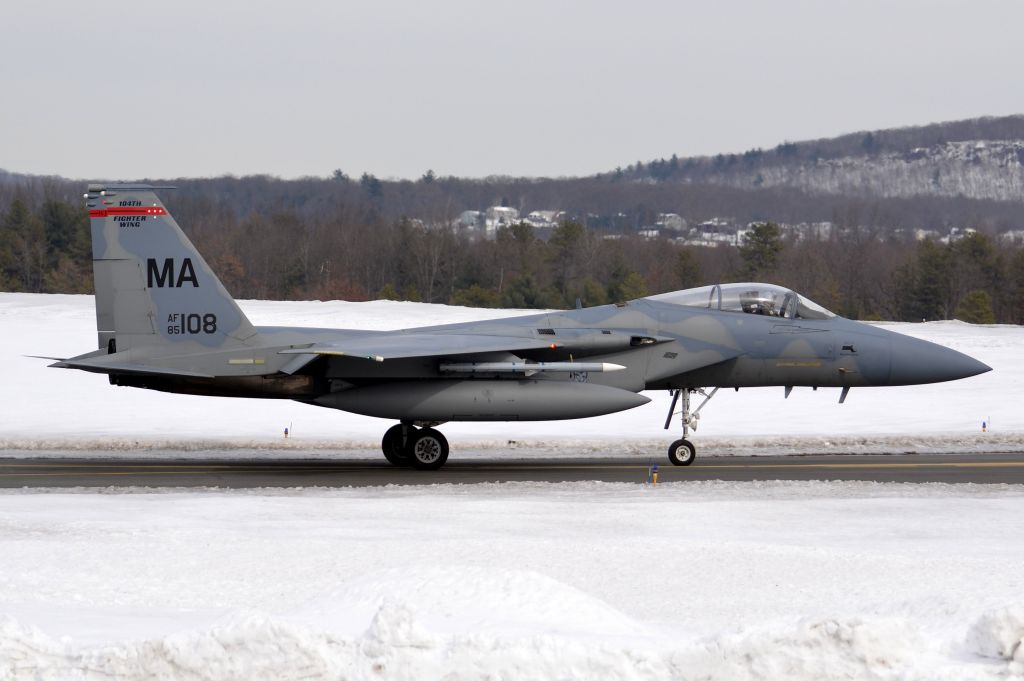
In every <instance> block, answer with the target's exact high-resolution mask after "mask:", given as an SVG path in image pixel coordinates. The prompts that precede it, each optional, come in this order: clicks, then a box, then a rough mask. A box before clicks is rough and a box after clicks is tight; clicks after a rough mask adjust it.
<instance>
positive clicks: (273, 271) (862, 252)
mask: <svg viewBox="0 0 1024 681" xmlns="http://www.w3.org/2000/svg"><path fill="white" fill-rule="evenodd" d="M276 182H280V181H276ZM352 184H353V185H355V187H356V195H357V197H358V198H357V200H345V198H344V196H343V195H342V196H341V197H338V196H335V197H333V198H331V197H328V198H323V197H320V198H319V199H311V202H314V203H316V206H315V209H312V208H311V206H310V205H309V203H308V202H304V201H302V200H301V198H295V197H293V198H292V200H290V201H278V202H276V203H275V205H273V206H269V207H267V206H264V207H263V209H261V210H259V211H255V210H250V211H248V212H246V211H244V210H239V206H238V204H237V202H234V201H232V202H227V201H218V200H216V197H214V196H211V195H210V194H209V193H208V192H207V193H203V192H196V193H189V192H188V191H182V192H180V193H179V194H176V195H170V196H168V197H167V199H168V207H169V208H170V209H171V211H172V213H174V214H175V216H176V217H177V218H178V220H179V223H180V224H181V225H182V227H183V229H185V231H186V233H188V235H189V236H190V238H191V239H192V240H193V242H194V243H195V244H196V246H197V247H198V248H199V249H200V251H201V252H202V253H203V255H204V257H205V258H206V260H207V261H208V262H209V263H210V265H211V266H212V267H213V268H214V270H215V271H216V272H217V273H218V275H219V276H220V278H221V280H222V281H223V283H224V284H225V286H226V287H227V288H228V290H229V291H231V292H232V294H234V295H235V296H237V297H240V298H257V299H322V300H327V299H344V300H355V301H359V300H372V299H378V298H390V299H405V300H418V301H423V302H431V303H449V304H455V305H469V306H480V307H517V308H567V307H572V306H574V305H575V304H576V302H577V301H579V302H580V303H581V304H583V305H586V306H593V305H601V304H605V303H609V302H618V301H624V300H629V299H632V298H637V297H641V296H644V295H650V294H654V293H660V292H664V291H671V290H676V289H681V288H688V287H693V286H699V285H703V284H707V283H715V282H727V281H750V280H758V281H769V282H773V283H777V284H781V285H783V286H787V287H790V288H792V289H794V290H796V291H799V292H801V293H803V294H805V295H807V296H808V297H810V298H812V299H814V300H816V301H817V302H819V303H821V304H822V305H825V306H826V307H828V308H830V309H832V310H833V311H835V312H837V313H838V314H841V315H843V316H846V317H850V318H853V319H892V320H905V321H920V320H934V319H950V318H959V319H963V320H965V321H970V322H978V323H991V322H1004V323H1015V324H1019V323H1024V249H1022V247H1021V245H1020V244H1016V243H1005V242H1003V241H999V240H997V238H996V237H995V236H993V235H991V234H988V233H985V232H983V231H978V232H975V233H970V234H968V235H967V236H965V237H964V238H962V239H960V240H956V241H953V242H952V243H949V244H945V243H940V242H938V241H935V240H925V241H920V242H915V241H907V240H905V239H901V238H897V236H896V235H895V233H894V232H893V231H892V230H891V229H889V228H886V227H883V226H880V225H878V224H877V223H876V222H874V221H873V220H871V219H870V217H871V215H870V211H858V210H852V211H848V212H845V213H837V214H836V215H835V218H836V219H835V220H834V221H833V228H832V230H831V233H830V234H816V235H814V236H812V237H808V238H800V239H798V238H795V237H789V236H786V235H784V234H783V233H782V231H781V230H780V229H779V227H778V225H776V224H775V223H772V222H770V221H763V222H761V223H758V224H757V226H756V227H755V228H754V229H753V230H751V232H750V233H749V234H748V235H747V237H746V238H745V239H744V241H743V243H742V244H740V245H739V246H728V245H722V246H719V247H717V248H703V247H691V246H682V245H679V244H676V243H674V242H672V241H670V240H668V239H666V238H659V239H645V238H641V237H640V236H639V235H637V234H635V233H628V232H627V233H625V234H612V233H610V232H609V231H607V230H605V229H601V228H600V227H597V226H593V225H589V224H587V222H586V221H584V220H579V219H570V220H566V221H564V222H562V223H561V224H559V225H558V226H557V227H556V228H555V229H554V230H553V231H552V233H551V235H550V238H547V239H540V238H538V237H537V235H536V233H535V230H534V229H533V228H532V227H529V226H527V225H524V224H519V225H512V226H510V227H507V228H502V229H500V230H499V231H498V233H497V235H496V238H495V239H494V240H492V241H487V240H481V239H479V238H472V237H470V236H469V235H467V234H466V233H459V232H456V231H453V230H451V229H444V228H434V229H426V228H424V227H423V226H422V223H420V222H418V221H414V220H411V219H408V218H403V217H398V218H393V219H392V218H388V217H387V212H386V211H383V210H381V209H380V207H379V206H375V205H374V199H372V198H371V197H368V196H366V195H365V194H366V192H365V191H364V190H363V188H362V187H360V185H359V184H357V183H354V182H353V183H352ZM76 190H77V191H76ZM382 191H387V189H382ZM79 192H80V187H78V186H77V185H74V184H72V183H47V182H40V183H38V185H36V186H34V187H29V188H26V187H25V186H24V185H22V186H20V187H19V186H15V187H13V188H12V187H10V186H8V187H6V188H0V290H4V291H30V292H49V293H89V292H91V291H92V270H91V247H90V243H89V224H88V222H89V221H88V217H87V213H86V210H85V208H84V205H83V202H82V200H81V199H80V198H79V196H80V193H79ZM360 192H361V194H360ZM257 193H258V192H257ZM299 194H301V192H299ZM254 203H259V201H255V200H254ZM611 237H614V238H611Z"/></svg>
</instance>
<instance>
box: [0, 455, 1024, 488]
mask: <svg viewBox="0 0 1024 681" xmlns="http://www.w3.org/2000/svg"><path fill="white" fill-rule="evenodd" d="M651 464H657V466H658V481H659V482H661V483H665V482H680V481H687V480H733V481H755V480H868V481H875V482H907V483H926V482H941V483H983V484H996V483H1009V484H1018V485H1019V484H1024V454H1021V453H1016V454H969V455H930V454H892V455H879V454H874V455H831V456H758V457H720V458H712V457H706V458H703V459H702V458H698V459H697V461H696V462H695V463H694V464H693V465H691V466H685V467H680V466H672V465H671V464H669V463H668V461H667V460H666V461H661V460H660V459H655V458H653V457H652V458H650V459H648V458H640V457H621V458H602V459H593V458H589V459H588V458H584V457H580V458H571V457H564V458H557V459H529V460H524V459H513V458H511V457H509V458H504V459H503V458H500V457H495V458H493V459H487V460H483V459H466V460H461V461H460V460H459V459H458V458H457V457H454V458H452V459H449V461H448V463H447V464H446V465H445V467H444V468H442V469H441V470H439V471H416V470H411V469H408V468H395V467H393V466H391V465H390V464H388V463H387V462H386V461H384V458H383V457H381V458H380V459H379V460H378V459H367V460H351V459H345V460H342V459H338V460H333V461H332V460H324V459H316V460H312V459H311V460H301V459H274V458H272V457H270V456H263V457H260V458H245V459H241V458H231V459H227V458H211V459H195V458H191V459H173V458H168V459H153V458H148V459H130V458H110V457H101V456H94V457H90V458H63V457H55V456H48V457H38V458H9V457H7V458H5V457H4V456H3V453H0V488H19V487H230V488H255V487H308V486H315V487H350V486H352V487H369V486H379V485H424V484H434V483H481V482H509V481H540V482H566V481H578V480H600V481H604V482H633V483H644V482H647V481H648V479H649V473H650V469H651Z"/></svg>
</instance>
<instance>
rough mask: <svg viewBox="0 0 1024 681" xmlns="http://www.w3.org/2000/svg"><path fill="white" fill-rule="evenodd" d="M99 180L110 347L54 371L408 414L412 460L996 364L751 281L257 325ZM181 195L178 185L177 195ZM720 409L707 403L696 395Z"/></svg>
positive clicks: (132, 189)
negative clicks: (451, 428)
mask: <svg viewBox="0 0 1024 681" xmlns="http://www.w3.org/2000/svg"><path fill="white" fill-rule="evenodd" d="M157 189H164V188H158V187H152V186H148V185H146V186H141V185H132V186H125V185H90V186H89V188H88V192H87V193H86V194H85V199H86V203H87V206H88V209H89V215H90V217H91V223H92V248H93V272H94V276H95V283H96V325H97V330H98V333H99V349H98V350H96V351H94V352H90V353H87V354H84V355H80V356H78V357H73V358H70V359H64V360H61V361H58V362H56V363H55V364H52V365H51V366H54V367H61V368H70V369H81V370H84V371H92V372H97V373H104V374H107V375H108V376H109V379H110V382H111V383H112V384H113V385H120V386H131V387H137V388H149V389H151V390H162V391H166V392H175V393H187V394H193V395H215V396H222V397H267V398H281V399H291V400H297V401H300V402H305V403H307V404H313V405H319V406H321V407H329V408H331V409H342V410H345V411H350V412H355V413H357V414H366V415H369V416H378V417H383V418H388V419H394V420H395V421H397V422H398V423H397V424H396V425H395V426H393V427H392V428H390V429H389V430H388V431H387V432H386V433H385V434H384V437H383V442H382V449H383V450H384V456H385V457H386V458H387V460H388V461H390V462H391V463H392V464H395V465H396V466H412V467H415V468H419V469H437V468H440V467H441V466H442V465H444V462H445V460H446V459H447V458H448V442H447V441H446V439H445V437H444V436H443V435H442V434H441V433H440V432H439V431H437V430H436V427H437V426H439V425H441V424H443V423H446V422H448V421H540V420H554V419H574V418H583V417H588V416H597V415H601V414H608V413H611V412H616V411H621V410H624V409H630V408H633V407H637V406H640V405H642V404H645V403H647V402H649V401H650V400H649V398H648V397H645V396H644V395H641V394H639V393H640V392H641V391H644V390H669V391H671V393H672V396H673V397H672V404H671V406H670V408H669V413H668V418H666V420H665V428H666V429H668V428H669V426H670V424H671V421H672V418H673V416H674V415H675V413H676V410H677V407H679V408H680V411H681V423H682V438H680V439H678V440H676V441H675V442H673V443H672V444H671V445H670V446H669V449H668V457H669V460H670V461H671V462H672V463H673V464H675V465H677V466H686V465H689V464H690V463H692V462H693V460H694V457H695V450H694V447H693V445H692V444H691V443H690V442H689V440H687V439H686V438H687V435H688V433H689V431H690V430H691V429H693V428H694V427H695V425H696V421H697V419H698V417H699V415H700V409H701V407H703V404H704V403H706V401H707V400H708V399H710V398H711V396H713V395H714V394H715V392H716V391H717V390H718V389H720V388H736V389H739V388H742V387H748V386H784V387H785V389H786V395H787V396H788V394H789V391H790V390H791V389H792V387H793V386H809V387H812V388H818V387H825V386H832V387H838V388H842V392H841V397H840V400H839V401H840V402H842V401H844V400H845V398H846V395H847V393H848V392H849V390H850V388H851V387H860V386H888V385H909V384H916V383H933V382H938V381H951V380H955V379H959V378H965V377H968V376H974V375H975V374H980V373H982V372H985V371H989V370H990V368H989V367H988V366H986V365H984V364H982V363H981V362H978V361H976V360H974V359H972V358H970V357H968V356H966V355H963V354H961V353H959V352H956V351H954V350H951V349H949V348H945V347H942V346H939V345H935V344H934V343H929V342H926V341H922V340H917V339H915V338H910V337H907V336H904V335H901V334H898V333H893V332H891V331H886V330H884V329H880V328H877V327H874V326H869V325H867V324H862V323H859V322H854V321H851V320H848V319H843V318H842V317H838V316H836V315H834V314H832V313H831V312H829V311H828V310H826V309H824V308H823V307H821V306H819V305H816V304H815V303H813V302H811V301H810V300H808V299H807V298H805V297H803V296H801V295H800V294H798V293H795V292H793V291H790V290H787V289H785V288H782V287H779V286H774V285H771V284H758V283H739V284H721V285H715V286H705V287H703V288H697V289H688V290H685V291H676V292H673V293H664V294H661V295H656V296H650V297H647V298H640V299H638V300H631V301H629V302H626V303H619V304H615V305H603V306H600V307H591V308H580V309H575V310H566V311H557V312H544V313H540V314H536V315H531V316H525V317H512V318H508V319H497V320H492V321H483V322H470V323H464V324H448V325H443V326H430V327H421V328H414V329H405V330H401V331H383V332H382V331H361V330H349V329H312V328H281V327H256V326H253V325H252V324H251V323H250V322H249V320H248V319H247V318H246V316H245V314H244V313H243V312H242V310H241V309H240V308H239V307H238V305H237V304H236V303H235V301H234V300H233V299H232V298H231V296H230V295H229V294H228V292H227V291H226V290H225V289H224V287H223V286H222V285H221V283H220V281H219V280H218V279H217V276H216V275H215V274H214V272H213V270H211V269H210V267H209V265H207V264H206V262H205V261H204V260H203V258H202V256H201V255H200V254H199V253H198V251H196V249H195V248H194V247H193V246H192V244H191V242H190V241H189V240H188V238H187V237H186V236H185V235H184V233H183V232H182V231H181V229H180V228H179V227H178V225H177V223H176V222H175V221H174V219H173V218H172V217H171V215H170V214H169V213H168V212H167V209H166V208H165V207H164V204H163V203H162V202H161V201H160V199H159V198H158V197H157V194H156V191H155V190H157ZM167 189H169V188H167ZM693 395H702V396H704V403H702V404H701V405H699V406H698V407H697V408H696V409H691V396H693Z"/></svg>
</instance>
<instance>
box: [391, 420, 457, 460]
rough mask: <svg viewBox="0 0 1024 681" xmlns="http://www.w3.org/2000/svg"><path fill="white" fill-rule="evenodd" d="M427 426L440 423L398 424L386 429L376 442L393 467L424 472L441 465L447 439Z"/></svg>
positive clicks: (446, 451) (445, 455)
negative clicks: (381, 437) (423, 424)
mask: <svg viewBox="0 0 1024 681" xmlns="http://www.w3.org/2000/svg"><path fill="white" fill-rule="evenodd" d="M431 425H440V424H436V423H434V424H429V425H428V426H426V427H423V428H418V427H416V425H415V424H412V423H399V424H398V425H395V426H391V427H390V428H388V429H387V432H385V433H384V439H383V440H381V443H380V447H381V449H382V450H384V458H386V459H387V460H388V461H389V462H390V463H391V464H392V465H395V466H402V467H405V466H411V467H412V468H417V469H419V470H424V471H434V470H437V469H438V468H440V467H441V466H443V465H444V462H445V461H447V460H448V440H447V439H445V436H444V435H442V434H441V432H440V431H438V430H434V428H431V427H430V426H431Z"/></svg>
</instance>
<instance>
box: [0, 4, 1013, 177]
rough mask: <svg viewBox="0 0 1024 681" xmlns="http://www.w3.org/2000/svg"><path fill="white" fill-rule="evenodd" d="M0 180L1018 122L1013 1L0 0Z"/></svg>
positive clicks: (580, 158) (326, 167)
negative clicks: (998, 118) (999, 118)
mask: <svg viewBox="0 0 1024 681" xmlns="http://www.w3.org/2000/svg"><path fill="white" fill-rule="evenodd" d="M2 21H3V31H2V38H0V86H2V92H3V95H2V98H0V168H5V169H7V170H11V171H15V172H28V173H40V174H59V175H64V176H67V177H76V178H97V179H99V178H104V179H117V178H126V179H127V178H138V177H176V176H209V175H219V174H223V173H234V174H236V175H240V174H248V173H270V174H274V175H280V176H283V177H296V176H300V175H328V174H330V172H331V171H332V170H333V169H334V168H342V169H343V170H345V171H346V172H347V173H349V174H350V175H354V176H358V175H359V174H361V173H362V172H363V171H369V172H372V173H375V174H377V175H379V176H382V177H409V178H415V177H418V176H419V175H421V174H422V173H423V172H424V171H426V170H427V169H428V168H432V169H433V170H434V171H435V172H437V173H438V174H442V175H447V174H454V175H464V176H485V175H490V174H512V175H529V176H541V175H545V176H557V175H581V174H591V173H595V172H599V171H604V170H610V169H613V168H615V167H616V166H617V165H623V166H624V165H627V164H629V163H632V162H635V161H636V160H638V159H642V160H649V159H651V158H656V157H661V156H670V155H671V154H672V153H677V154H679V155H680V156H686V155H694V154H712V153H718V152H731V151H743V150H745V149H749V148H751V147H756V146H762V147H771V146H774V145H775V144H777V143H779V142H781V141H784V140H800V139H808V138H814V137H824V136H833V135H837V134H840V133H844V132H852V131H856V130H864V129H875V128H886V127H894V126H902V125H916V124H923V123H929V122H933V121H939V120H953V119H959V118H967V117H973V116H981V115H1003V114H1009V113H1022V112H1024V87H1022V85H1024V71H1022V67H1024V34H1022V28H1021V27H1022V26H1024V2H1021V1H1020V0H1005V1H986V0H973V1H971V2H959V1H956V2H954V1H949V0H930V1H924V0H904V1H896V0H889V1H887V2H879V1H875V0H859V1H856V2H847V1H844V0H820V1H819V2H810V1H802V2H801V1H793V0H772V1H770V2H769V1H764V0H759V1H758V0H736V1H731V2H730V1H719V2H709V1H708V0H700V1H698V2H690V1H689V0H686V1H677V2H653V1H651V2H648V1H644V0H630V1H628V2H624V1H622V0H619V1H616V2H597V1H593V2H557V1H555V0H548V1H547V2H533V1H528V0H527V1H524V0H517V1H516V2H510V3H496V2H480V1H479V0H476V1H466V2H461V1H459V2H443V3H441V2H437V3H435V2H425V1H420V2H416V1H401V2H384V1H370V2H359V3H355V2H342V1H336V2H329V1H317V2H294V3H286V2H275V3H265V2H228V1H217V0H207V1H205V2H195V1H193V0H174V1H165V2H162V3H156V2H147V1H145V0H135V1H134V2H106V1H103V0H93V1H91V2H85V3H83V2H73V1H64V0H61V1H57V0H54V1H52V2H47V1H46V0H39V1H38V2H30V1H21V2H11V3H7V7H5V9H4V13H3V18H2Z"/></svg>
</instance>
